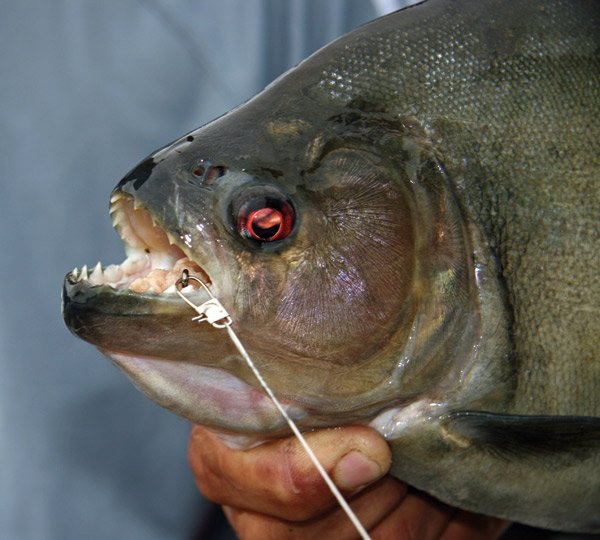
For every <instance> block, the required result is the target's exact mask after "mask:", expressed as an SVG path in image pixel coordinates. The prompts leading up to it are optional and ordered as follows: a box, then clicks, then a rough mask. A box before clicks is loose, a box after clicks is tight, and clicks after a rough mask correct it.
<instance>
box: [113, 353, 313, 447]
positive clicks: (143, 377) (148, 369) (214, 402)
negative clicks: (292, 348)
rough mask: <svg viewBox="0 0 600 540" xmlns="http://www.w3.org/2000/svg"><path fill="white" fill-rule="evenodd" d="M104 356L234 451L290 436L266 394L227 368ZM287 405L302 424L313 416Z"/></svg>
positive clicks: (148, 393)
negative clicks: (216, 435)
mask: <svg viewBox="0 0 600 540" xmlns="http://www.w3.org/2000/svg"><path fill="white" fill-rule="evenodd" d="M101 351H102V352H103V354H105V355H106V356H107V357H109V358H110V359H111V360H112V362H113V363H115V364H116V365H117V366H118V367H119V368H120V369H121V370H123V371H124V372H125V373H126V374H127V376H128V377H129V378H130V379H131V381H132V382H133V383H134V384H135V386H136V387H138V388H139V389H140V390H141V391H142V392H143V393H144V394H145V395H146V396H148V397H149V398H150V399H152V400H153V401H155V402H156V403H158V404H159V405H161V406H162V407H164V408H166V409H168V410H170V411H172V412H174V413H175V414H177V415H179V416H182V417H184V418H186V419H188V420H190V421H191V422H193V423H196V424H200V425H203V426H205V427H208V428H211V429H212V430H213V431H215V432H216V433H217V434H218V435H219V436H221V438H222V439H223V440H224V441H225V442H226V443H227V444H229V445H230V446H235V447H238V448H248V447H251V446H255V445H256V444H259V443H260V442H263V441H265V440H268V439H272V438H275V437H278V436H281V435H284V434H286V433H287V432H288V428H287V425H286V424H285V421H284V420H283V418H282V417H281V415H280V414H279V412H278V411H277V409H276V407H275V406H274V405H273V403H272V402H271V400H270V399H269V398H268V397H267V396H266V395H265V394H264V393H263V392H262V391H260V390H258V389H256V388H254V387H252V386H250V385H248V384H246V383H245V382H243V381H241V380H240V379H238V378H237V377H235V376H233V375H231V374H230V373H228V372H226V371H224V370H222V369H219V368H213V367H205V366H201V365H198V364H196V363H192V362H185V361H176V360H164V359H160V358H153V357H147V356H133V355H128V354H123V353H118V352H113V351H109V350H103V349H101ZM283 405H284V407H285V408H286V410H287V412H288V414H290V415H291V416H292V417H293V418H294V420H296V421H301V420H302V419H303V418H304V417H306V415H307V414H306V412H305V411H304V410H302V409H301V408H299V407H296V406H294V405H292V404H290V403H286V402H283Z"/></svg>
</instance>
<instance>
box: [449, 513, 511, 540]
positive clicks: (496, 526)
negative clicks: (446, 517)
mask: <svg viewBox="0 0 600 540" xmlns="http://www.w3.org/2000/svg"><path fill="white" fill-rule="evenodd" d="M509 525H510V523H509V522H508V521H506V520H504V519H500V518H494V517H490V516H482V515H479V514H472V513H471V512H467V511H465V510H459V511H458V512H457V514H456V516H455V517H454V519H453V520H452V521H451V522H450V523H449V525H448V527H447V528H446V530H445V531H444V534H442V536H441V537H440V540H494V539H495V538H500V536H502V533H504V531H505V530H506V529H507V528H508V526H509Z"/></svg>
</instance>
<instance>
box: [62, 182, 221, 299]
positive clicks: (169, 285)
mask: <svg viewBox="0 0 600 540" xmlns="http://www.w3.org/2000/svg"><path fill="white" fill-rule="evenodd" d="M110 214H111V216H112V222H113V226H114V227H115V229H116V230H117V232H118V233H119V235H120V236H121V238H122V240H123V243H124V244H125V253H126V255H127V258H126V259H125V260H124V261H123V262H122V263H121V264H120V265H116V264H111V265H109V266H102V264H101V263H98V264H97V265H96V266H95V267H94V268H93V269H88V267H87V266H83V267H82V268H81V269H78V268H75V269H74V270H73V271H72V272H71V273H70V274H69V275H68V276H67V279H68V280H69V281H70V282H71V283H73V284H75V283H77V284H86V285H89V286H92V287H95V286H108V287H111V288H113V289H115V290H117V291H131V292H133V293H136V294H150V295H163V294H166V295H171V294H173V295H174V294H176V289H175V282H176V281H177V280H178V279H179V278H180V277H181V276H182V272H183V270H184V269H187V270H188V271H189V272H190V273H191V274H193V275H196V276H198V277H199V278H200V279H202V281H204V282H205V283H207V284H210V278H209V276H208V275H207V274H206V272H205V271H204V270H203V269H202V267H201V266H199V265H198V264H197V263H196V262H194V261H193V260H191V259H190V258H189V257H188V256H187V255H186V253H185V252H184V251H183V246H182V245H181V244H182V242H181V240H179V239H178V238H176V237H175V236H174V235H172V234H171V233H169V232H167V231H165V230H164V229H163V228H162V227H160V226H159V225H158V224H157V223H156V220H155V218H154V217H153V215H152V214H151V213H150V212H149V211H148V210H146V209H145V208H143V207H142V206H140V205H139V203H138V202H137V201H136V200H135V199H134V198H133V197H132V196H131V195H128V194H126V193H123V192H115V193H113V195H112V197H111V200H110ZM190 287H192V285H190Z"/></svg>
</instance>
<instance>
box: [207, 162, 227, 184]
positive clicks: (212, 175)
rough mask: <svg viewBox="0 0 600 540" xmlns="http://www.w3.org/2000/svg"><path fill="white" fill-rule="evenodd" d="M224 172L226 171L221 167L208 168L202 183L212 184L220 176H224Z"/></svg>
mask: <svg viewBox="0 0 600 540" xmlns="http://www.w3.org/2000/svg"><path fill="white" fill-rule="evenodd" d="M225 172H226V169H225V167H223V166H222V165H217V166H215V167H210V168H209V169H208V171H206V176H205V178H204V181H205V182H206V183H207V184H212V183H213V182H214V181H215V180H218V179H219V178H221V176H223V175H224V174H225Z"/></svg>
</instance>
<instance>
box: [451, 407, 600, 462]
mask: <svg viewBox="0 0 600 540" xmlns="http://www.w3.org/2000/svg"><path fill="white" fill-rule="evenodd" d="M442 426H443V429H444V430H445V431H446V433H447V435H448V436H449V437H450V438H452V439H454V440H456V441H462V442H463V444H465V445H470V446H474V447H476V448H479V449H481V450H483V451H485V452H489V453H491V454H494V455H495V456H497V457H499V458H502V459H505V460H514V459H537V458H540V457H544V458H546V459H543V460H539V462H540V463H548V462H551V463H552V464H553V465H554V466H556V465H557V464H558V463H560V462H565V461H567V462H571V461H572V460H582V459H586V458H588V457H590V455H592V454H594V453H598V452H599V451H600V418H597V417H592V416H524V415H505V414H494V413H487V412H470V411H465V412H456V413H452V414H450V415H448V416H447V417H445V418H444V419H443V421H442ZM548 458H550V459H548ZM557 460H558V463H557Z"/></svg>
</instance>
